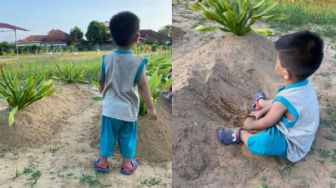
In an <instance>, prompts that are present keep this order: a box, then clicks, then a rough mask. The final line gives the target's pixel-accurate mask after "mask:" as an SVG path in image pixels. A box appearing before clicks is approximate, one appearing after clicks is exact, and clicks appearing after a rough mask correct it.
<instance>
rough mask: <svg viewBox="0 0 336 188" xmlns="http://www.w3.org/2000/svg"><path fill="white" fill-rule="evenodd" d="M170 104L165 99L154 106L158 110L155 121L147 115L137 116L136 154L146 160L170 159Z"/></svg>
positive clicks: (161, 160) (153, 161)
mask: <svg viewBox="0 0 336 188" xmlns="http://www.w3.org/2000/svg"><path fill="white" fill-rule="evenodd" d="M170 105H171V104H170V103H168V102H167V101H166V100H165V99H163V98H161V101H160V102H159V103H158V104H157V105H156V106H155V107H156V110H157V112H158V119H157V120H156V121H151V120H148V117H147V116H145V117H140V118H139V128H138V147H137V156H138V157H139V158H140V159H142V160H146V161H148V162H152V163H161V162H167V161H171V156H172V154H171V153H172V151H171V148H172V146H171V123H172V114H171V107H169V106H170Z"/></svg>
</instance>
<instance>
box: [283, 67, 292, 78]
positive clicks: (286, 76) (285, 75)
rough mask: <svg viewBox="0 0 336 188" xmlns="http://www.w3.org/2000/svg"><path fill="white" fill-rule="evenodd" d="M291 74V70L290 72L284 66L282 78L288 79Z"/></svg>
mask: <svg viewBox="0 0 336 188" xmlns="http://www.w3.org/2000/svg"><path fill="white" fill-rule="evenodd" d="M292 76H293V75H292V74H291V72H290V71H289V70H288V69H286V68H285V70H284V78H283V79H285V80H288V79H290V78H291V77H292Z"/></svg>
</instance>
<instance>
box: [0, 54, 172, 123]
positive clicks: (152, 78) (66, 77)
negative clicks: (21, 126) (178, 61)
mask: <svg viewBox="0 0 336 188" xmlns="http://www.w3.org/2000/svg"><path fill="white" fill-rule="evenodd" d="M149 59H150V61H149V63H148V66H147V70H148V72H147V76H148V83H149V87H150V91H151V94H152V97H153V100H154V101H157V100H158V97H159V96H160V94H161V93H162V92H163V90H165V89H166V88H169V87H170V86H171V84H172V79H171V78H168V74H169V71H170V69H171V60H170V55H169V53H161V54H154V55H150V56H149ZM99 70H100V62H99V59H98V60H97V61H94V62H91V61H88V62H84V63H82V64H81V63H75V64H74V63H60V64H55V63H44V64H40V63H31V64H19V65H18V66H17V64H12V65H8V66H6V67H5V68H2V69H1V75H0V99H1V98H3V99H5V100H7V102H8V104H9V107H10V113H9V117H8V124H9V126H12V125H13V123H14V120H15V114H16V113H17V111H18V110H21V109H23V108H25V107H27V106H28V105H30V104H32V103H33V102H35V101H37V100H39V99H41V98H43V97H46V96H50V95H51V94H53V93H54V92H55V91H56V89H55V88H53V87H52V80H60V81H62V82H65V83H91V84H95V83H96V79H97V76H98V73H99ZM139 114H140V115H144V114H146V107H145V105H144V102H143V100H142V99H141V103H140V110H139Z"/></svg>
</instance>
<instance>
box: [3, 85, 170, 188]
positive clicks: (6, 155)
mask: <svg viewBox="0 0 336 188" xmlns="http://www.w3.org/2000/svg"><path fill="white" fill-rule="evenodd" d="M57 88H58V91H57V93H56V94H54V95H53V96H51V97H48V98H45V99H43V100H41V101H39V102H38V103H35V104H34V105H32V106H30V107H29V108H27V109H25V111H22V113H23V114H24V115H25V116H22V114H21V117H20V119H18V121H17V123H16V126H20V125H21V124H23V123H22V122H24V123H26V124H24V125H26V126H30V129H32V130H31V131H30V130H22V131H20V130H19V129H14V128H13V130H12V132H9V131H8V130H6V128H5V127H4V126H3V127H1V128H2V129H5V130H6V131H7V134H13V133H14V132H15V130H17V131H18V133H17V134H19V133H20V134H21V135H22V134H23V133H26V134H27V135H30V137H28V138H26V137H24V138H23V139H24V140H26V141H27V143H28V144H27V145H32V146H33V147H31V148H30V147H24V148H23V147H10V148H8V149H3V148H2V145H4V143H6V144H7V145H6V146H8V145H9V144H10V143H9V141H5V138H4V136H6V138H8V139H10V136H8V135H6V134H5V133H3V132H2V130H1V132H0V146H1V147H0V187H27V186H29V182H31V181H30V180H29V178H30V176H31V174H22V173H21V172H22V171H23V170H24V169H25V168H30V169H34V170H38V171H40V172H41V177H40V178H39V179H38V181H37V183H36V186H34V187H55V188H59V187H139V185H140V184H141V182H143V181H144V180H148V181H149V180H150V179H152V178H154V177H155V178H156V179H157V178H159V179H160V180H161V181H160V183H159V187H171V182H172V181H171V174H172V172H171V166H172V165H171V160H170V156H171V147H170V146H171V144H170V135H171V134H170V122H171V108H169V107H168V106H166V105H165V104H162V103H160V104H158V106H157V110H158V113H159V120H158V121H147V120H146V119H141V120H140V125H139V134H138V137H139V147H138V157H139V158H140V160H139V168H138V169H137V171H136V173H135V174H134V175H132V176H131V177H129V176H124V175H121V174H120V173H119V168H118V167H119V165H120V164H121V157H120V156H119V155H118V154H117V153H116V155H114V158H113V159H112V160H110V165H111V172H110V173H108V174H99V173H98V174H97V173H96V172H95V170H94V169H93V168H92V160H94V159H95V158H97V156H98V153H99V152H98V136H99V132H100V122H101V113H100V111H101V101H95V100H92V97H94V96H98V95H99V93H98V91H97V89H96V88H91V87H90V86H87V85H84V86H83V85H80V86H71V85H64V86H63V85H61V86H59V87H57ZM162 102H164V101H162ZM2 106H3V104H2V103H1V104H0V109H1V108H2ZM41 108H42V109H41ZM48 108H52V110H51V109H48ZM2 116H4V117H2ZM1 117H2V119H3V120H1V123H6V121H5V120H6V118H5V115H1ZM18 117H19V116H18ZM28 117H29V118H28ZM28 122H31V124H28ZM34 125H39V126H36V127H35V126H34ZM40 125H44V126H46V127H47V128H48V129H47V128H43V130H40V129H41V126H40ZM56 125H57V128H54V127H55V126H56ZM21 129H23V128H21ZM57 129H58V130H57ZM23 131H25V132H23ZM36 132H37V133H38V134H41V136H42V134H46V135H47V136H48V137H50V138H49V139H45V138H43V139H44V141H43V143H44V144H40V143H41V142H42V139H41V138H36V137H37V136H35V133H36ZM52 132H54V133H55V134H51V133H52ZM21 135H20V136H21ZM23 136H25V135H23ZM17 137H18V136H16V138H17ZM44 137H46V136H44ZM13 140H14V139H13ZM38 141H39V142H38ZM18 144H22V141H20V142H19V143H18ZM12 146H13V145H12ZM36 146H39V147H36ZM156 162H160V163H156ZM84 174H85V175H89V176H90V177H91V178H92V179H95V180H97V181H96V183H95V185H93V186H89V185H87V184H81V183H80V179H81V177H83V175H84Z"/></svg>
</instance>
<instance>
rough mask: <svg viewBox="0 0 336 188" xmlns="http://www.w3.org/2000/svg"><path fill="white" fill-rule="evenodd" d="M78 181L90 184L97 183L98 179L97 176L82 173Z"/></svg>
mask: <svg viewBox="0 0 336 188" xmlns="http://www.w3.org/2000/svg"><path fill="white" fill-rule="evenodd" d="M79 182H80V183H81V184H88V185H90V186H93V185H98V184H99V181H98V180H97V177H94V176H90V175H87V174H82V175H81V177H80V178H79Z"/></svg>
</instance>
